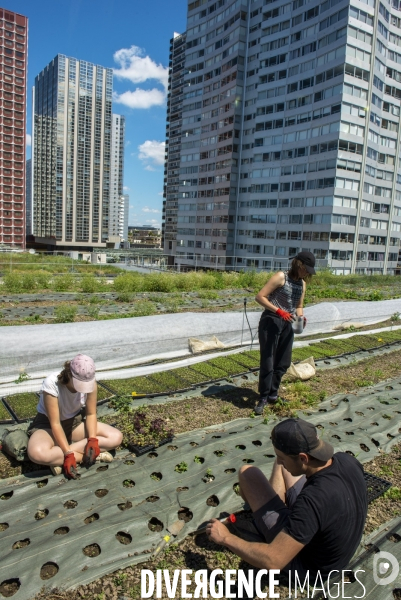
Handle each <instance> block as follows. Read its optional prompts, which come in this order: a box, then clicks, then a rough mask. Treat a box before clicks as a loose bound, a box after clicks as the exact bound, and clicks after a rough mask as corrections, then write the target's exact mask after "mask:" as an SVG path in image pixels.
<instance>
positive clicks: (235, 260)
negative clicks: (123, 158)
mask: <svg viewBox="0 0 401 600" xmlns="http://www.w3.org/2000/svg"><path fill="white" fill-rule="evenodd" d="M183 73H184V75H183V77H184V87H183V97H182V121H181V149H180V157H179V159H180V160H179V182H178V194H177V205H178V208H177V233H176V243H177V247H176V251H174V247H172V248H171V249H170V250H169V251H170V252H172V253H174V254H175V262H176V263H177V264H181V265H183V266H188V267H190V268H193V267H194V266H196V265H197V266H199V267H205V268H206V267H216V268H219V267H220V268H241V267H244V266H253V267H256V268H259V269H262V268H263V269H277V268H281V267H284V266H286V265H287V264H288V259H289V258H290V257H292V256H294V255H295V254H296V252H298V251H299V250H301V249H302V250H310V251H312V252H314V254H315V255H316V257H317V259H319V261H320V264H321V265H328V266H330V267H331V268H332V269H334V270H335V272H337V273H349V272H367V273H375V272H377V273H382V272H384V273H385V272H387V273H394V272H395V270H396V268H397V262H398V251H399V244H400V237H401V167H400V158H399V156H400V154H401V149H400V127H399V124H400V100H401V3H400V1H399V0H392V2H391V3H389V2H387V0H364V1H362V0H340V1H339V0H326V1H324V2H318V1H316V0H311V1H309V2H306V0H293V1H290V2H288V0H217V1H216V0H196V1H191V2H190V3H189V5H188V19H187V31H186V48H185V68H184V72H183ZM170 127H171V125H170ZM177 162H178V161H177ZM168 167H169V163H168V161H167V162H166V168H167V170H168ZM176 185H177V184H176V181H174V183H171V186H172V187H173V189H174V190H175V189H176ZM169 186H170V182H169V179H168V173H167V186H166V190H165V193H166V215H165V219H166V217H167V206H168V198H169V194H170V190H169ZM165 223H166V220H165ZM172 246H173V245H172ZM167 251H168V248H167Z"/></svg>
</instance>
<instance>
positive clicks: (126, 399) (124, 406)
mask: <svg viewBox="0 0 401 600" xmlns="http://www.w3.org/2000/svg"><path fill="white" fill-rule="evenodd" d="M110 406H111V407H112V408H115V409H116V410H118V412H120V413H126V412H131V410H132V396H128V395H127V396H117V397H116V398H113V399H112V400H110Z"/></svg>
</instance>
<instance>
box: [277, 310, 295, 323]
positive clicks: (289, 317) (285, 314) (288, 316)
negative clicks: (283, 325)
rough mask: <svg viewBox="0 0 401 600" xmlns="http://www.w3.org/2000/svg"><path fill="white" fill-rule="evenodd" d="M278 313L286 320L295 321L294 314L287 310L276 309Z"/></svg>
mask: <svg viewBox="0 0 401 600" xmlns="http://www.w3.org/2000/svg"><path fill="white" fill-rule="evenodd" d="M276 315H278V316H279V317H281V318H282V319H284V321H294V316H293V315H292V314H291V313H289V312H288V311H286V310H281V308H278V309H277V310H276Z"/></svg>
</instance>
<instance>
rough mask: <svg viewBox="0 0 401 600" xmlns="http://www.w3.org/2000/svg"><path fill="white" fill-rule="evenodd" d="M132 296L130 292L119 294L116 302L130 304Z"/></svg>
mask: <svg viewBox="0 0 401 600" xmlns="http://www.w3.org/2000/svg"><path fill="white" fill-rule="evenodd" d="M133 297H134V294H133V293H132V292H119V293H118V296H117V300H118V301H119V302H132V299H133Z"/></svg>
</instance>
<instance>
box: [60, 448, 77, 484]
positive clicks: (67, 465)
mask: <svg viewBox="0 0 401 600" xmlns="http://www.w3.org/2000/svg"><path fill="white" fill-rule="evenodd" d="M63 469H64V475H65V476H66V477H68V479H76V478H77V461H76V460H75V456H74V453H73V452H70V453H69V454H66V455H65V456H64V463H63Z"/></svg>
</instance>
